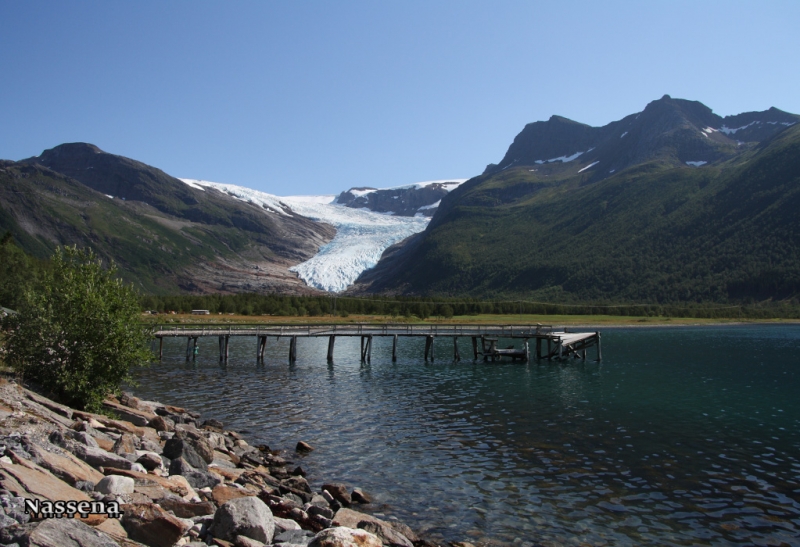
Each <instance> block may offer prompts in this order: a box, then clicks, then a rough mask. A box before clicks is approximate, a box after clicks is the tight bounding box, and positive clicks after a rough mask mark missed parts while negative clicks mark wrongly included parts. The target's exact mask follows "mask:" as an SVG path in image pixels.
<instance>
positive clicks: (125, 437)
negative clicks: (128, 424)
mask: <svg viewBox="0 0 800 547" xmlns="http://www.w3.org/2000/svg"><path fill="white" fill-rule="evenodd" d="M111 452H113V453H114V454H117V455H119V456H121V455H123V454H135V453H136V445H135V444H134V442H133V435H131V434H130V433H123V434H122V435H120V437H119V439H117V441H116V442H115V443H114V448H112V449H111Z"/></svg>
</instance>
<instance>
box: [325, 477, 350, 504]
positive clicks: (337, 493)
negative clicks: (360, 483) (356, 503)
mask: <svg viewBox="0 0 800 547" xmlns="http://www.w3.org/2000/svg"><path fill="white" fill-rule="evenodd" d="M322 489H323V490H327V491H328V493H329V494H330V495H331V496H333V499H335V500H336V501H338V502H339V503H341V504H342V505H344V506H345V507H347V506H348V505H350V504H351V503H352V502H353V500H352V498H351V497H350V494H348V493H347V487H346V486H345V485H344V484H341V483H338V482H337V483H328V484H323V485H322Z"/></svg>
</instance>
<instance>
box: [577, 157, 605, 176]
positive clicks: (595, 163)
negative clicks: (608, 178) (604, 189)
mask: <svg viewBox="0 0 800 547" xmlns="http://www.w3.org/2000/svg"><path fill="white" fill-rule="evenodd" d="M598 163H600V161H599V160H598V161H596V162H594V163H590V164H589V165H587V166H586V167H584V168H583V169H581V170H580V171H578V173H583V172H584V171H586V170H587V169H589V168H590V167H594V166H595V165H597V164H598Z"/></svg>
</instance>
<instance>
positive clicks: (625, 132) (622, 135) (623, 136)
mask: <svg viewBox="0 0 800 547" xmlns="http://www.w3.org/2000/svg"><path fill="white" fill-rule="evenodd" d="M627 134H628V132H627V131H625V133H623V134H622V135H620V136H619V138H620V139H621V138H622V137H624V136H625V135H627Z"/></svg>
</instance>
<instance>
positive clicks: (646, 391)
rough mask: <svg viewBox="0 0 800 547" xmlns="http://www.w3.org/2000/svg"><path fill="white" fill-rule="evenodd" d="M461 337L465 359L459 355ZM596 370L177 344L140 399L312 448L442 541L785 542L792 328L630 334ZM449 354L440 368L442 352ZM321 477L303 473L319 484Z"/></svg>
mask: <svg viewBox="0 0 800 547" xmlns="http://www.w3.org/2000/svg"><path fill="white" fill-rule="evenodd" d="M469 342H470V341H469V339H465V340H460V345H461V346H460V353H461V355H462V356H470V355H471V351H472V348H471V344H470V343H469ZM603 344H604V350H605V351H604V357H605V358H606V360H605V361H604V362H603V363H602V364H597V363H593V362H591V361H586V362H582V361H570V362H567V363H557V362H552V363H549V362H543V363H530V364H519V363H517V364H507V363H502V362H496V363H483V362H473V361H472V360H471V359H464V360H462V361H461V362H451V361H450V359H449V357H450V355H449V352H450V351H452V350H450V348H449V344H447V347H446V346H445V344H443V343H437V353H438V355H439V359H437V360H436V361H435V362H429V363H425V362H424V361H423V360H422V355H423V353H424V342H422V341H416V340H401V342H400V343H399V344H398V351H399V355H398V358H399V359H398V362H397V363H392V361H391V339H386V340H382V339H379V338H375V339H374V345H373V351H372V360H371V363H368V364H362V363H360V359H359V350H360V347H359V340H358V338H351V339H347V338H342V339H337V343H336V348H335V354H334V361H333V363H327V362H326V361H325V355H326V351H327V340H325V339H322V340H318V341H313V340H302V341H301V342H300V343H299V344H298V360H297V361H296V362H295V363H293V364H291V365H290V364H289V363H288V341H286V340H280V341H275V340H274V339H270V341H269V342H268V346H267V349H266V352H265V361H264V363H263V364H258V363H257V362H256V359H255V343H253V341H252V340H248V339H241V340H239V339H231V347H230V351H231V354H230V358H229V361H228V364H227V365H224V364H223V365H220V363H219V362H218V359H217V355H218V353H217V351H218V350H217V348H216V339H214V340H201V341H200V353H199V355H198V358H197V361H196V362H194V363H190V364H187V363H185V361H184V358H185V347H183V345H185V341H181V340H175V341H174V343H168V344H167V345H166V347H165V361H164V363H162V364H160V365H155V366H154V367H152V368H151V369H149V370H147V371H144V372H142V373H141V374H140V375H139V376H140V377H139V379H140V382H141V387H140V388H139V392H140V393H141V394H142V395H144V396H145V397H150V398H154V399H160V400H163V401H169V402H171V403H174V404H180V405H184V406H188V407H190V408H193V409H197V410H200V411H201V412H203V413H204V415H205V416H206V417H214V418H218V419H221V420H223V421H224V422H225V423H226V424H227V425H228V426H229V427H232V428H237V429H242V430H248V431H249V432H250V435H251V436H252V437H253V441H254V442H256V443H264V444H268V445H270V446H271V447H273V448H275V447H284V448H290V447H293V446H294V445H295V444H296V442H297V441H298V440H301V439H302V440H305V441H307V442H310V443H311V444H312V445H314V446H315V447H317V450H315V451H314V452H312V453H310V454H309V455H307V456H304V457H302V458H303V459H304V460H305V461H304V464H303V467H304V468H308V469H310V470H311V471H312V473H314V474H313V475H312V476H311V477H309V479H310V480H311V482H312V483H314V484H315V485H316V486H319V481H321V480H322V479H323V478H324V479H326V480H341V481H343V482H347V483H350V484H351V485H357V486H361V487H362V488H365V489H366V490H367V491H369V492H370V493H372V494H373V496H374V497H375V499H376V504H375V506H376V509H375V510H376V511H378V512H379V513H381V514H382V515H384V516H385V517H387V518H389V517H393V516H394V517H397V518H400V519H401V520H403V521H405V522H407V523H409V524H410V525H412V527H414V528H417V529H419V530H422V531H428V532H429V533H431V534H433V535H434V536H438V537H440V538H442V539H445V540H463V539H465V535H466V536H467V537H469V538H472V540H473V541H476V542H477V541H485V540H487V539H488V538H491V539H493V540H494V541H500V542H508V543H511V542H513V541H514V540H515V539H517V538H519V539H520V540H522V541H533V540H535V541H537V542H539V543H543V544H564V545H573V544H576V543H579V542H584V543H588V544H592V545H641V544H660V545H695V544H714V545H725V544H731V545H732V544H741V543H754V544H776V545H777V544H780V543H781V542H783V543H785V544H787V545H798V544H800V543H798V531H797V527H798V526H800V505H798V502H797V499H798V492H799V491H800V461H798V460H797V459H796V454H798V448H800V440H799V439H798V434H799V433H800V430H799V428H798V426H799V425H800V412H798V402H797V397H796V393H797V388H798V387H799V386H798V376H797V372H798V371H797V366H798V363H797V359H796V355H797V351H798V349H800V328H798V327H751V328H735V327H731V328H719V329H707V328H706V329H641V330H636V329H628V330H607V331H606V332H604V334H603ZM446 354H448V355H447V357H448V359H444V358H443V357H444V356H445V355H446ZM315 481H316V482H315Z"/></svg>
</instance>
